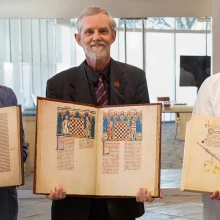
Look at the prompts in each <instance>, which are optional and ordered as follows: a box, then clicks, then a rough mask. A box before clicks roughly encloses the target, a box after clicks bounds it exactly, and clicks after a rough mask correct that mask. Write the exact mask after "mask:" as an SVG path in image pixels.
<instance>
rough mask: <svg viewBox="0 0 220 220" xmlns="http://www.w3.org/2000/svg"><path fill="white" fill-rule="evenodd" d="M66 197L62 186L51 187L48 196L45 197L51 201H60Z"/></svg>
mask: <svg viewBox="0 0 220 220" xmlns="http://www.w3.org/2000/svg"><path fill="white" fill-rule="evenodd" d="M65 197H66V191H65V189H64V187H63V185H57V186H55V187H53V188H52V189H51V191H50V195H48V196H47V198H48V199H51V200H60V199H64V198H65Z"/></svg>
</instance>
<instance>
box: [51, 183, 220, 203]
mask: <svg viewBox="0 0 220 220" xmlns="http://www.w3.org/2000/svg"><path fill="white" fill-rule="evenodd" d="M219 195H220V194H219ZM65 197H66V191H65V188H64V187H63V185H60V184H59V185H57V186H55V187H53V188H52V189H51V193H50V194H49V195H48V196H47V198H48V199H51V200H60V199H64V198H65ZM160 198H161V199H162V198H163V194H162V191H160ZM136 201H137V202H149V203H151V202H153V201H154V198H153V197H151V193H150V192H149V191H147V189H144V188H140V189H139V190H138V192H137V194H136Z"/></svg>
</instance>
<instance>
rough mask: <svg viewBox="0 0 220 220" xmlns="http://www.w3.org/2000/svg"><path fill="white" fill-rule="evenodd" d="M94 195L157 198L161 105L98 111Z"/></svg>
mask: <svg viewBox="0 0 220 220" xmlns="http://www.w3.org/2000/svg"><path fill="white" fill-rule="evenodd" d="M98 122H99V124H98V129H99V130H98V133H99V137H98V140H97V141H98V149H97V155H98V156H97V157H98V158H97V163H98V164H97V186H96V190H97V192H96V194H97V195H100V196H101V195H106V196H136V193H137V192H138V190H139V188H147V189H148V190H149V191H150V192H151V195H152V196H158V193H159V192H158V189H159V181H160V180H159V178H160V137H161V135H160V132H161V129H160V126H161V105H142V106H129V107H128V106H127V107H125V106H123V107H110V108H108V107H105V108H101V109H99V118H98Z"/></svg>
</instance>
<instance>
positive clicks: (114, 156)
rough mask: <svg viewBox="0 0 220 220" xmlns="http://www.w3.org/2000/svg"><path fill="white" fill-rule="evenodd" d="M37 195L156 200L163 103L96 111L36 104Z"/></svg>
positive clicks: (45, 102)
mask: <svg viewBox="0 0 220 220" xmlns="http://www.w3.org/2000/svg"><path fill="white" fill-rule="evenodd" d="M36 123H37V127H36V155H35V178H34V193H36V194H49V193H50V190H51V189H52V188H53V187H54V186H56V185H57V184H62V185H63V186H64V188H65V190H66V192H67V194H69V195H82V196H111V197H112V196H113V197H118V196H123V197H124V196H129V197H133V196H136V193H137V191H138V190H139V188H140V187H143V188H147V189H148V190H149V191H150V192H151V195H152V196H155V197H156V196H158V194H159V184H160V145H161V104H142V105H130V106H128V105H123V106H105V107H95V106H91V105H90V106H89V105H82V104H78V103H71V102H65V101H59V100H54V99H46V98H39V97H38V100H37V122H36Z"/></svg>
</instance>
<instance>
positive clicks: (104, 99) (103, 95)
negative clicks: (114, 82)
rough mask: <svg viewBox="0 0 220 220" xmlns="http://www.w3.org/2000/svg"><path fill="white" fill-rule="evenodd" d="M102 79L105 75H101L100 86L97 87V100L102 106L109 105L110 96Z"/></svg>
mask: <svg viewBox="0 0 220 220" xmlns="http://www.w3.org/2000/svg"><path fill="white" fill-rule="evenodd" d="M102 78H103V74H99V79H98V85H97V86H96V87H95V94H96V100H97V103H98V105H101V106H103V105H107V104H108V96H107V92H106V89H105V85H104V83H103V81H102Z"/></svg>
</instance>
